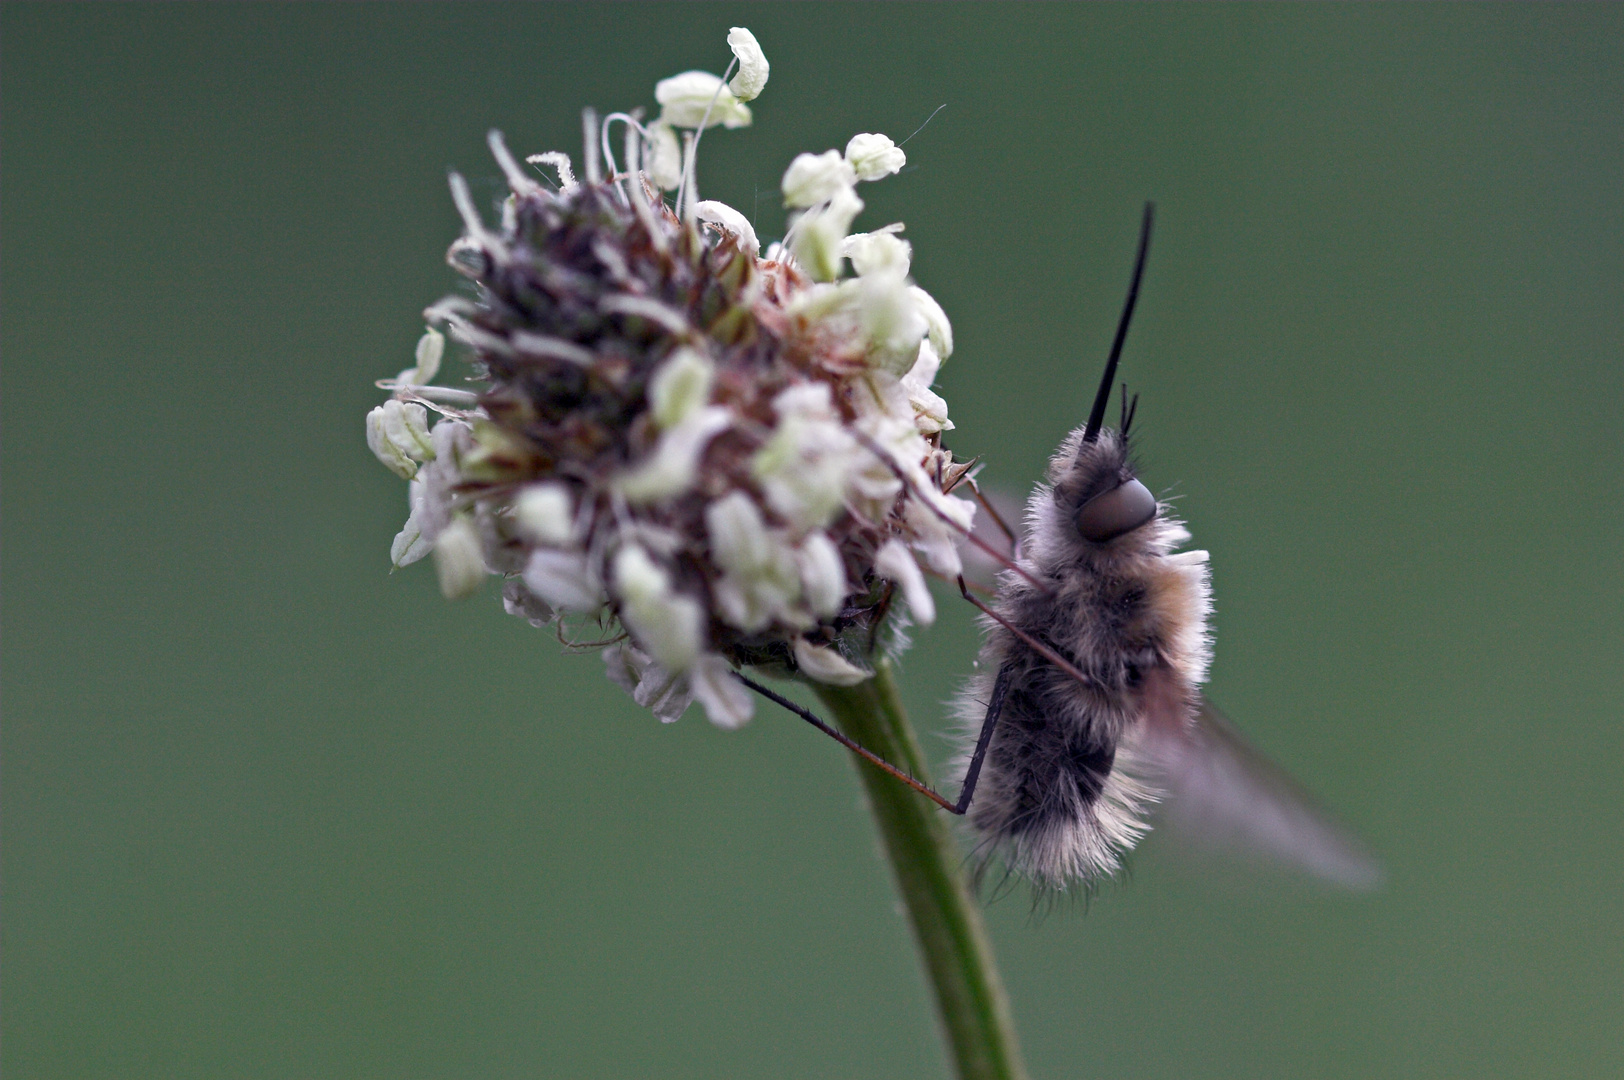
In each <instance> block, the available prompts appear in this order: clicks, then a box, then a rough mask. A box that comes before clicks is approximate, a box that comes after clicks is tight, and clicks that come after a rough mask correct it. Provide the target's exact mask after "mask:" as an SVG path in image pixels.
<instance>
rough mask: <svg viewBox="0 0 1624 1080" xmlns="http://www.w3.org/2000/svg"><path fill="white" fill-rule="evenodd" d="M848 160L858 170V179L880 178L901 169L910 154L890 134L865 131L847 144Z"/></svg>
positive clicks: (853, 137)
mask: <svg viewBox="0 0 1624 1080" xmlns="http://www.w3.org/2000/svg"><path fill="white" fill-rule="evenodd" d="M846 160H847V161H849V162H851V167H852V168H853V169H855V170H856V171H857V179H859V180H878V179H880V178H881V177H885V176H890V175H891V174H892V173H895V172H897V171H899V170H900V169H901V168H902V167H903V166H904V165H906V164H907V163H908V155H907V154H905V153H903V152H902V148H901V147H899V146H898V145H897V144H896V143H894V142H892V141H891V139H890V138H889V137H888V136H885V135H874V134H869V133H864V134H862V135H853V136H852V137H851V141H850V142H848V143H847V144H846Z"/></svg>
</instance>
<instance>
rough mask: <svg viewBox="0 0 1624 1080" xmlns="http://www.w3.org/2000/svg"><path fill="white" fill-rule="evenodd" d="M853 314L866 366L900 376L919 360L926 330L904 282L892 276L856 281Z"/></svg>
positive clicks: (871, 276)
mask: <svg viewBox="0 0 1624 1080" xmlns="http://www.w3.org/2000/svg"><path fill="white" fill-rule="evenodd" d="M856 295H857V312H858V319H859V321H860V322H861V324H862V327H863V332H864V334H865V335H866V336H867V337H868V341H869V362H870V363H872V364H873V365H874V366H875V367H876V368H878V369H879V370H881V371H885V372H888V373H890V374H892V375H897V376H901V375H902V374H903V373H905V372H907V371H908V370H909V369H910V368H912V367H913V366H914V363H915V362H916V361H917V359H918V357H919V343H920V342H921V341H923V340H925V335H926V333H927V331H928V330H929V329H930V327H929V324H928V323H926V321H925V317H924V315H923V314H921V312H920V310H919V305H918V303H916V302H915V300H914V298H913V295H912V294H911V292H910V291H909V288H908V284H907V279H906V278H904V277H903V276H902V275H900V274H895V273H892V272H889V271H887V272H884V273H871V274H869V275H868V276H866V277H862V278H859V279H858V287H857V293H856Z"/></svg>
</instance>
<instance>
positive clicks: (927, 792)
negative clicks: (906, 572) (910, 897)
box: [733, 671, 997, 814]
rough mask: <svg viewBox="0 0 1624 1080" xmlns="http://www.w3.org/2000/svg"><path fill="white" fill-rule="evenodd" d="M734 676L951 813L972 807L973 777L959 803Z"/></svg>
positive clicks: (810, 715)
mask: <svg viewBox="0 0 1624 1080" xmlns="http://www.w3.org/2000/svg"><path fill="white" fill-rule="evenodd" d="M733 677H734V678H735V679H737V680H739V681H740V682H742V683H743V684H744V685H746V686H748V687H749V688H750V689H752V690H754V691H755V692H756V693H758V694H760V695H761V696H762V697H764V698H766V699H767V700H768V701H770V702H772V703H773V704H775V705H782V706H783V707H784V708H786V709H788V710H789V711H790V712H792V713H794V714H795V715H796V716H799V717H800V718H801V719H802V720H805V721H806V722H807V723H809V724H811V725H812V726H813V727H815V728H817V729H818V730H819V731H821V732H823V733H824V734H825V735H827V736H829V738H831V739H833V740H834V741H835V742H837V743H839V744H840V745H841V746H844V747H845V748H846V749H847V750H850V751H851V752H852V753H854V754H856V755H857V756H858V757H860V758H862V759H863V760H864V761H866V762H868V763H869V764H870V765H873V766H874V767H875V768H877V769H879V770H880V771H881V772H884V773H889V774H890V775H892V776H894V777H896V778H897V779H898V780H901V781H902V782H903V783H904V784H907V785H908V786H909V787H911V788H913V789H914V790H915V791H917V792H919V794H921V795H923V796H925V798H927V799H929V800H930V801H931V802H933V803H935V804H936V805H937V806H940V807H941V808H942V809H943V810H946V811H947V812H948V813H950V814H963V813H964V811H965V810H967V809H968V808H969V806H970V799H969V794H968V793H969V792H971V791H973V790H974V781H973V780H971V781H970V782H969V786H968V787H967V788H966V789H965V791H964V792H961V793H960V794H959V801H958V803H957V804H955V803H950V802H948V801H947V800H946V799H945V798H943V797H942V796H941V795H938V794H937V793H936V792H934V791H932V790H931V789H930V788H929V787H927V786H925V785H924V784H921V783H920V782H919V781H918V780H915V779H914V778H913V777H911V776H909V775H908V774H907V773H905V772H903V771H902V770H901V769H899V768H897V767H896V766H895V765H893V764H891V763H890V762H889V761H886V760H885V759H884V758H882V757H880V755H878V754H876V753H874V751H872V750H869V749H867V748H865V747H863V746H861V745H859V744H858V743H857V742H856V741H855V740H853V739H851V738H849V737H847V736H846V735H845V734H844V733H843V732H840V731H837V730H836V729H835V728H833V727H830V726H829V725H828V724H827V723H825V722H824V721H823V720H821V719H820V718H819V717H818V715H817V714H816V713H814V712H811V711H809V710H807V709H803V708H801V707H800V706H799V705H797V704H795V702H793V701H791V700H790V699H789V698H787V697H784V696H783V695H782V694H775V693H773V692H772V691H771V690H769V689H767V688H766V687H765V686H762V685H761V684H760V683H758V682H756V681H755V680H753V679H749V678H746V677H745V676H743V675H741V674H739V673H738V672H737V671H735V672H734V673H733ZM996 719H997V717H996V716H995V715H994V716H991V717H990V719H989V722H988V724H987V727H986V730H984V731H983V732H982V734H981V744H980V745H979V746H978V748H977V753H976V760H975V762H974V763H973V766H972V767H973V768H975V770H976V771H977V772H979V771H980V764H981V754H982V751H983V750H984V748H985V744H986V741H987V738H988V736H989V735H990V734H991V732H992V727H991V723H992V721H994V720H996ZM968 775H973V774H968Z"/></svg>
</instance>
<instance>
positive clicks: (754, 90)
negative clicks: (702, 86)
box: [727, 26, 769, 101]
mask: <svg viewBox="0 0 1624 1080" xmlns="http://www.w3.org/2000/svg"><path fill="white" fill-rule="evenodd" d="M727 45H728V48H730V49H732V50H733V55H734V56H735V57H736V58H737V60H738V64H739V73H738V74H737V75H735V76H733V78H732V80H730V81H729V82H728V84H727V88H728V89H729V90H731V91H733V96H734V97H736V98H738V99H739V100H740V101H754V100H755V99H756V98H758V97H760V96H761V90H762V87H764V86H766V85H767V72H768V70H769V65H768V63H767V54H766V53H764V52H762V51H761V43H760V42H758V41H757V40H756V35H754V34H752V33H751V32H750V31H749V30H746V29H745V28H744V27H742V26H735V27H733V28H732V29H730V30H729V31H728V32H727Z"/></svg>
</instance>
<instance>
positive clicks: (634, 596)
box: [615, 544, 704, 674]
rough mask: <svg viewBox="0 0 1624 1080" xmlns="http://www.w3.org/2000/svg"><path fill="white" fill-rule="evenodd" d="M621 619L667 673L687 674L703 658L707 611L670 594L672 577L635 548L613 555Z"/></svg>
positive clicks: (687, 599) (687, 598)
mask: <svg viewBox="0 0 1624 1080" xmlns="http://www.w3.org/2000/svg"><path fill="white" fill-rule="evenodd" d="M615 591H616V592H617V593H618V594H619V596H620V601H621V607H620V617H621V621H622V622H624V623H625V624H626V629H628V630H630V631H631V632H632V636H633V638H635V639H636V641H637V644H638V645H639V646H640V647H641V648H642V649H643V651H645V652H646V653H648V654H649V656H650V657H652V658H653V659H654V661H655V662H656V663H658V664H659V665H660V666H662V667H664V668H665V669H666V670H668V671H673V672H677V673H679V674H681V673H683V672H686V671H687V670H688V668H689V667H690V666H692V664H693V662H694V660H695V659H696V658H697V657H698V656H699V650H700V646H701V644H702V641H701V638H702V635H703V632H704V611H703V610H702V609H701V608H700V606H699V603H698V601H696V600H694V599H693V598H692V597H689V596H682V595H680V594H678V593H675V592H673V591H672V588H671V576H670V575H669V574H668V573H667V572H666V571H665V569H664V568H663V567H661V566H659V565H658V564H656V563H655V562H654V561H653V560H652V559H650V558H649V557H648V553H647V552H645V551H644V550H643V549H642V548H640V547H638V546H637V545H636V544H627V545H626V546H624V547H622V548H621V549H620V550H619V551H617V552H616V553H615Z"/></svg>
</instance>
